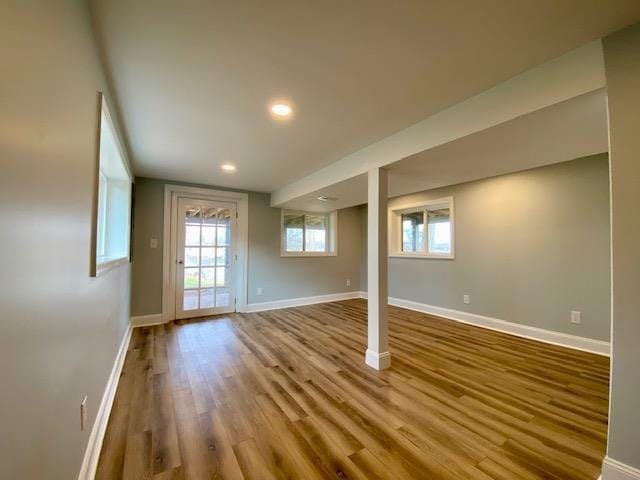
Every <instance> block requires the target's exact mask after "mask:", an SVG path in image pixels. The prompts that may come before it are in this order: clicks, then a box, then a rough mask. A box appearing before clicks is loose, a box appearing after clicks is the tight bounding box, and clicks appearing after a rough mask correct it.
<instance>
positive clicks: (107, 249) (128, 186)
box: [94, 96, 132, 274]
mask: <svg viewBox="0 0 640 480" xmlns="http://www.w3.org/2000/svg"><path fill="white" fill-rule="evenodd" d="M131 191H132V180H131V174H130V173H129V167H128V164H127V162H126V161H125V156H124V153H123V149H122V147H121V146H120V142H119V141H118V136H117V133H116V129H115V127H114V124H113V121H112V118H111V115H110V113H109V108H108V106H107V103H106V101H105V98H104V96H103V97H102V102H101V112H100V149H99V167H98V192H97V197H98V198H97V216H96V233H95V272H94V273H95V274H99V273H101V272H102V271H105V270H107V269H110V268H112V267H115V266H117V265H119V264H121V263H126V262H128V261H129V243H130V236H131Z"/></svg>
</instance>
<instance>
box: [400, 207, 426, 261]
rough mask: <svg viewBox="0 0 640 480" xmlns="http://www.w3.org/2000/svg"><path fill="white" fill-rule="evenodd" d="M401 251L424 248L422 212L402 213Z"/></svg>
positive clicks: (413, 250)
mask: <svg viewBox="0 0 640 480" xmlns="http://www.w3.org/2000/svg"><path fill="white" fill-rule="evenodd" d="M401 226H402V251H403V252H420V251H423V250H424V212H413V213H403V214H402V222H401Z"/></svg>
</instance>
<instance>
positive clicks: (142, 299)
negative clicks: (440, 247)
mask: <svg viewBox="0 0 640 480" xmlns="http://www.w3.org/2000/svg"><path fill="white" fill-rule="evenodd" d="M167 183H171V184H178V185H180V184H182V183H180V182H169V181H164V180H154V179H148V178H137V179H136V205H135V212H134V226H135V230H134V244H133V245H134V246H133V278H132V307H131V311H132V315H134V316H135V315H151V314H156V313H160V312H161V311H162V222H163V215H164V214H163V208H164V185H165V184H167ZM182 185H189V184H182ZM195 186H200V187H202V186H203V185H195ZM209 188H216V189H220V187H212V186H209ZM248 193H249V257H248V275H249V282H248V297H249V303H257V302H268V301H273V300H282V299H289V298H298V297H307V296H315V295H326V294H330V293H340V292H347V291H352V290H359V289H360V283H359V279H360V257H361V253H360V241H361V230H360V229H361V224H360V218H361V216H360V212H359V209H358V208H348V209H344V210H340V211H339V212H338V255H337V256H335V257H287V258H283V257H281V256H280V209H278V208H271V207H270V206H269V195H268V194H265V193H254V192H248ZM151 238H157V239H158V240H159V241H158V248H157V249H152V248H150V246H149V244H150V239H151ZM347 278H349V279H351V286H350V287H347V286H346V279H347ZM258 287H262V291H263V294H262V295H261V296H258V295H257V293H256V292H257V288H258Z"/></svg>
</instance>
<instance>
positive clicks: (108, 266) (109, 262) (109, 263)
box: [95, 257, 129, 277]
mask: <svg viewBox="0 0 640 480" xmlns="http://www.w3.org/2000/svg"><path fill="white" fill-rule="evenodd" d="M127 263H129V258H128V257H120V258H112V259H105V260H102V261H101V262H100V263H98V264H97V265H96V274H95V276H96V277H99V276H100V275H103V274H104V273H107V272H108V271H109V270H113V269H114V268H117V267H119V266H120V265H124V264H127Z"/></svg>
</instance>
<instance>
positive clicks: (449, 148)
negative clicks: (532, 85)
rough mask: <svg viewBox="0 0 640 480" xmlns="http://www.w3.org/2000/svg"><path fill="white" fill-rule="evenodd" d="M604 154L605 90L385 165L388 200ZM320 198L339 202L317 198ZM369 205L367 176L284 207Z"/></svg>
mask: <svg viewBox="0 0 640 480" xmlns="http://www.w3.org/2000/svg"><path fill="white" fill-rule="evenodd" d="M607 150H608V138H607V107H606V92H605V90H604V89H601V90H597V91H595V92H592V93H589V94H585V95H581V96H579V97H576V98H573V99H571V100H567V101H564V102H561V103H558V104H556V105H553V106H551V107H547V108H544V109H542V110H539V111H536V112H533V113H530V114H528V115H525V116H522V117H519V118H517V119H515V120H512V121H510V122H506V123H503V124H500V125H498V126H495V127H492V128H489V129H486V130H483V131H481V132H478V133H475V134H472V135H469V136H466V137H463V138H461V139H459V140H455V141H453V142H449V143H446V144H444V145H441V146H439V147H436V148H433V149H430V150H426V151H424V152H421V153H418V154H416V155H411V156H409V157H406V158H404V159H402V160H400V161H398V162H395V163H393V164H391V165H389V166H388V167H387V168H388V169H389V196H390V197H396V196H399V195H405V194H409V193H414V192H419V191H423V190H429V189H432V188H438V187H442V186H446V185H454V184H457V183H463V182H469V181H473V180H479V179H481V178H488V177H492V176H496V175H503V174H507V173H513V172H517V171H521V170H526V169H529V168H535V167H541V166H544V165H550V164H553V163H559V162H565V161H569V160H574V159H576V158H580V157H585V156H589V155H594V154H598V153H603V152H606V151H607ZM320 195H326V196H329V197H333V198H337V200H336V201H334V202H321V201H319V200H317V197H318V196H320ZM366 202H367V178H366V174H363V175H358V176H356V177H353V178H350V179H348V180H346V181H343V182H339V183H336V184H334V185H331V186H329V187H327V188H324V189H321V190H318V191H315V192H312V193H310V194H308V195H305V196H303V197H300V198H298V199H295V200H293V201H291V202H288V203H286V204H285V205H284V207H286V208H296V209H302V210H311V211H329V210H334V209H336V208H345V207H349V206H353V205H359V204H363V203H366Z"/></svg>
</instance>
